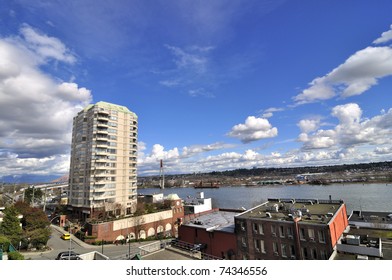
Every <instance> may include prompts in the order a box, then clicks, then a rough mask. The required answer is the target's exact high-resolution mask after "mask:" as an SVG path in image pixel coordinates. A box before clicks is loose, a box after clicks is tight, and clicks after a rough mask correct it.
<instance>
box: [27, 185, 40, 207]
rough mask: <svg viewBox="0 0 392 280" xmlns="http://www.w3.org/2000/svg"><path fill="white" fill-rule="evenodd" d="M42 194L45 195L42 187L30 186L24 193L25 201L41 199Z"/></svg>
mask: <svg viewBox="0 0 392 280" xmlns="http://www.w3.org/2000/svg"><path fill="white" fill-rule="evenodd" d="M42 195H43V192H42V190H41V189H38V188H34V187H32V188H28V189H26V190H25V193H24V201H25V202H27V203H29V204H30V203H31V202H34V201H36V200H41V199H42ZM33 198H34V201H33Z"/></svg>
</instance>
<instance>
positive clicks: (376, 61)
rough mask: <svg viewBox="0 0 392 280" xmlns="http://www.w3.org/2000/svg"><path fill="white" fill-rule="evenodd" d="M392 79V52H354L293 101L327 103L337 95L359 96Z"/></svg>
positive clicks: (369, 49)
mask: <svg viewBox="0 0 392 280" xmlns="http://www.w3.org/2000/svg"><path fill="white" fill-rule="evenodd" d="M390 75H392V48H390V47H367V48H366V49H363V50H360V51H358V52H356V53H355V54H354V55H352V56H351V57H349V58H348V59H347V60H346V61H345V62H344V63H343V64H341V65H340V66H338V67H337V68H335V69H334V70H332V71H331V72H330V73H328V74H327V75H325V76H324V77H319V78H316V79H314V80H313V81H312V82H311V83H310V87H309V88H307V89H305V90H304V91H303V92H302V93H301V94H299V95H297V96H295V97H294V101H295V102H296V103H297V104H304V103H310V102H315V101H320V100H327V99H330V98H333V97H335V96H337V95H339V96H340V97H344V98H345V97H350V96H354V95H360V94H362V93H364V92H365V91H367V90H368V89H369V88H371V87H372V86H374V85H376V84H377V80H378V79H380V78H383V77H386V76H390Z"/></svg>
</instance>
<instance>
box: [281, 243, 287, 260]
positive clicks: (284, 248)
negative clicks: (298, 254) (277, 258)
mask: <svg viewBox="0 0 392 280" xmlns="http://www.w3.org/2000/svg"><path fill="white" fill-rule="evenodd" d="M280 248H281V250H282V257H287V245H286V244H281V245H280Z"/></svg>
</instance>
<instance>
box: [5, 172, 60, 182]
mask: <svg viewBox="0 0 392 280" xmlns="http://www.w3.org/2000/svg"><path fill="white" fill-rule="evenodd" d="M56 178H58V175H57V176H56V175H31V174H25V175H20V176H4V177H1V178H0V182H3V183H8V184H14V183H15V184H38V183H49V182H51V181H53V180H55V179H56Z"/></svg>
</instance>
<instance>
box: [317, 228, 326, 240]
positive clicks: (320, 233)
mask: <svg viewBox="0 0 392 280" xmlns="http://www.w3.org/2000/svg"><path fill="white" fill-rule="evenodd" d="M318 239H319V242H320V243H325V232H324V231H322V230H319V231H318Z"/></svg>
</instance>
